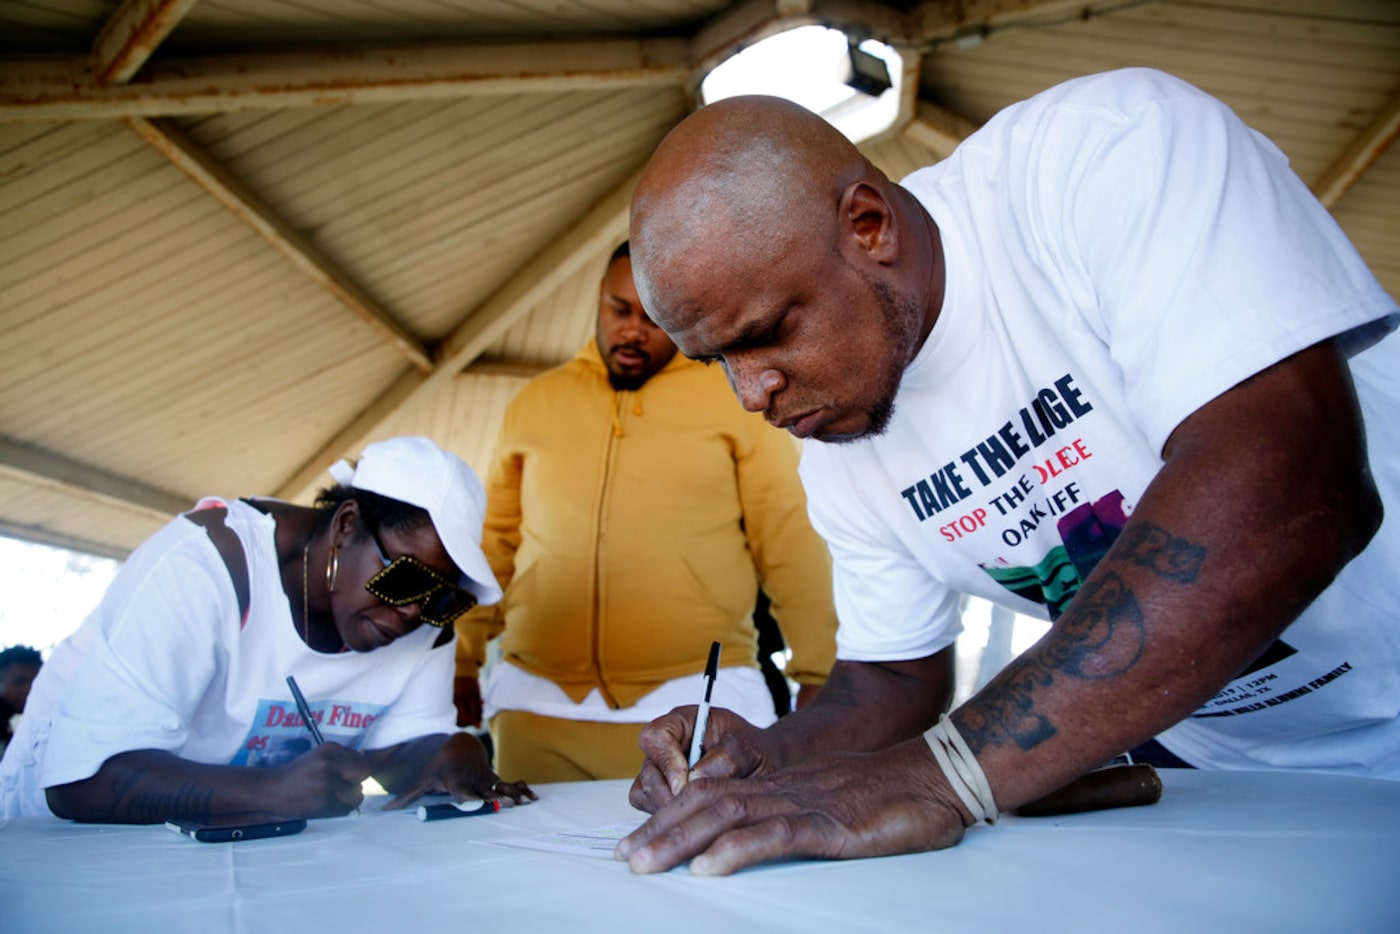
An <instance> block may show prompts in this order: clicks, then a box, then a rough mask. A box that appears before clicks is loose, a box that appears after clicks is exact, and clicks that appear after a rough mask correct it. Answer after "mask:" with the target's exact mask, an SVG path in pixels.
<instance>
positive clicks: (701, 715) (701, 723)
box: [690, 642, 719, 769]
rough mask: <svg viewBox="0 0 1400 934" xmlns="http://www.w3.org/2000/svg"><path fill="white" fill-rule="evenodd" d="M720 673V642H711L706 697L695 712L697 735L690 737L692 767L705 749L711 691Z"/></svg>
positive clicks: (706, 676)
mask: <svg viewBox="0 0 1400 934" xmlns="http://www.w3.org/2000/svg"><path fill="white" fill-rule="evenodd" d="M718 675H719V643H718V642H712V643H710V658H709V660H708V661H706V662H705V699H704V700H702V701H701V702H700V709H699V710H697V711H696V712H695V735H694V736H692V737H691V738H690V767H691V768H692V769H693V768H695V763H697V762H699V761H700V754H701V753H702V752H703V751H704V750H703V749H702V748H701V745H702V744H703V743H704V741H705V728H706V727H708V726H709V725H710V692H711V691H713V690H714V689H715V678H716V677H718Z"/></svg>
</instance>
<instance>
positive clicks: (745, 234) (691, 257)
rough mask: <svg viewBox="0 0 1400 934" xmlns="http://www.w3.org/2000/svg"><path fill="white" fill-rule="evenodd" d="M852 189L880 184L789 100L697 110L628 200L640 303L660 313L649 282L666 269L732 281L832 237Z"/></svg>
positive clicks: (744, 100) (738, 100)
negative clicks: (701, 271)
mask: <svg viewBox="0 0 1400 934" xmlns="http://www.w3.org/2000/svg"><path fill="white" fill-rule="evenodd" d="M862 180H868V181H871V182H877V183H883V184H888V182H887V180H886V179H885V177H884V175H883V174H881V173H880V171H879V170H878V169H876V168H875V167H874V166H872V165H871V164H870V163H869V161H867V160H866V159H865V157H864V156H862V155H861V153H860V152H859V150H857V149H856V148H855V146H853V145H852V144H851V142H850V141H849V140H847V139H846V137H844V136H842V135H841V133H840V132H838V131H837V130H836V129H835V128H834V127H832V126H831V125H830V124H829V123H827V122H826V121H825V120H823V119H822V118H821V117H818V116H817V115H816V114H814V113H812V112H811V111H809V110H807V109H805V108H803V107H801V106H799V105H797V104H794V103H793V102H791V101H788V100H784V99H783V98H779V97H763V96H747V97H735V98H729V99H726V100H722V101H718V102H716V103H714V104H710V105H708V106H706V107H703V108H701V109H700V110H698V111H696V112H695V113H694V114H692V115H691V116H690V117H689V118H687V119H686V120H684V121H683V122H682V123H681V124H680V125H678V126H677V127H676V128H675V129H674V130H672V131H671V133H670V134H669V135H668V136H667V137H666V138H665V139H664V140H663V141H662V142H661V145H660V146H658V147H657V149H656V152H655V153H654V154H653V155H652V158H651V161H650V162H649V163H648V165H647V168H646V171H645V172H644V173H643V176H642V180H641V182H640V184H639V185H638V187H637V192H636V194H635V195H634V197H633V200H632V222H631V231H632V255H633V265H634V270H635V274H636V275H637V278H638V287H639V289H640V290H641V291H642V295H643V299H644V300H645V299H646V298H647V297H648V295H650V296H651V297H652V298H653V299H655V300H657V301H658V302H661V304H664V301H663V296H661V295H658V294H656V288H655V286H656V282H655V281H654V280H655V279H656V277H657V276H658V275H664V272H665V271H666V270H667V269H671V270H672V271H674V272H683V271H684V268H685V267H688V266H695V265H703V266H704V267H705V268H706V269H707V270H708V271H709V274H710V275H738V274H740V269H741V267H742V265H744V264H740V263H736V262H735V261H736V260H739V259H745V258H747V259H752V258H754V257H757V256H764V255H775V254H779V253H782V252H784V251H785V250H787V249H789V248H791V247H792V246H794V245H795V244H797V243H799V242H808V243H810V242H811V241H812V239H813V238H814V237H817V236H827V237H830V236H832V235H834V233H835V231H834V227H835V222H836V218H837V211H838V209H839V205H840V201H841V196H842V192H843V191H844V190H845V189H846V188H847V187H848V186H849V185H850V184H851V183H853V182H857V181H862ZM677 264H679V266H677ZM647 307H648V308H649V309H650V308H651V307H652V306H651V304H650V303H648V305H647Z"/></svg>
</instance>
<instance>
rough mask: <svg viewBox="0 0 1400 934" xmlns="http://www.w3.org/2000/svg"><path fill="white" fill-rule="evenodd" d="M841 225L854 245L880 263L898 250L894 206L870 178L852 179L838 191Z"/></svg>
mask: <svg viewBox="0 0 1400 934" xmlns="http://www.w3.org/2000/svg"><path fill="white" fill-rule="evenodd" d="M841 221H842V226H843V228H844V229H845V231H846V232H847V233H849V235H850V236H851V238H852V240H853V241H854V243H855V245H856V246H857V247H858V248H859V249H860V250H862V251H863V252H864V253H865V254H866V255H867V256H869V257H870V258H871V259H873V260H874V261H875V262H877V263H879V264H880V265H882V266H888V265H891V264H892V263H893V262H894V260H895V257H896V256H897V255H898V253H899V237H898V230H897V227H896V225H895V222H894V208H893V206H892V205H891V204H890V202H889V201H888V200H886V199H885V196H884V195H883V194H881V193H880V191H879V190H877V189H876V188H875V187H874V186H872V185H871V184H870V183H869V182H865V181H859V182H852V183H851V184H850V185H848V186H847V187H846V190H845V192H843V193H842V195H841Z"/></svg>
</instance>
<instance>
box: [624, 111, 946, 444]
mask: <svg viewBox="0 0 1400 934" xmlns="http://www.w3.org/2000/svg"><path fill="white" fill-rule="evenodd" d="M631 235H632V273H633V278H634V280H635V282H636V285H637V293H638V295H639V296H640V298H641V301H642V305H643V306H644V307H645V308H646V310H647V314H648V315H649V316H650V317H651V319H652V320H653V321H655V322H656V323H657V324H658V325H660V326H661V327H662V329H664V330H665V331H666V333H667V334H668V335H670V337H671V339H672V340H673V341H674V342H675V344H676V346H677V347H678V348H679V349H680V351H681V352H682V353H684V354H685V355H686V356H689V357H693V358H696V359H702V360H706V361H711V362H718V363H720V364H721V365H722V366H723V367H724V369H725V372H726V374H727V375H728V377H729V381H730V384H731V385H732V386H733V387H734V392H735V394H736V395H737V396H738V397H739V401H740V403H741V404H742V405H743V406H744V407H745V408H746V409H749V410H751V411H755V412H762V413H763V414H764V415H765V417H766V418H767V419H768V421H769V422H771V423H772V424H774V425H777V426H778V427H780V428H786V429H788V430H790V431H792V432H793V433H794V434H796V435H798V436H799V437H804V438H805V437H815V438H817V439H819V440H830V441H844V440H851V439H854V438H859V437H864V436H866V435H869V434H875V433H878V432H879V431H881V430H883V427H884V425H885V424H886V422H887V421H888V419H889V417H890V415H891V413H892V411H893V406H894V397H895V394H896V392H897V390H898V387H899V382H900V377H901V374H902V373H903V371H904V367H905V366H906V365H907V364H908V363H909V361H910V360H912V359H913V357H914V355H915V353H916V352H917V350H918V348H919V346H920V345H921V344H922V341H923V339H924V338H925V337H926V336H927V335H928V332H929V328H931V327H932V323H933V319H934V318H935V317H936V316H937V312H938V304H939V302H940V301H941V275H942V270H941V265H940V264H938V263H935V261H934V259H935V255H936V248H937V244H936V236H937V235H936V228H935V227H934V225H933V223H932V220H931V219H930V218H929V217H928V215H927V213H926V212H925V211H924V210H923V208H922V206H921V205H920V204H919V203H918V201H916V200H915V199H914V198H913V196H912V195H910V194H909V193H908V192H907V191H905V190H904V189H902V188H900V187H899V186H898V185H896V184H894V183H893V182H891V181H890V180H889V179H887V178H886V177H885V176H884V174H883V173H881V172H880V171H879V170H878V169H877V168H875V167H874V166H873V165H871V164H870V162H869V161H868V160H867V159H866V158H865V157H864V156H863V155H861V153H860V151H859V150H857V149H856V148H855V146H854V145H852V144H851V143H850V141H848V140H847V139H846V138H845V137H844V136H842V135H841V134H840V133H839V132H837V130H836V129H835V128H833V127H832V126H831V125H830V124H828V123H827V122H826V121H825V120H823V119H821V118H820V117H818V116H817V115H815V114H813V113H811V112H810V111H808V110H805V109H803V108H802V107H800V106H798V105H797V104H794V103H792V102H790V101H786V100H783V99H781V98H775V97H736V98H730V99H728V100H723V101H720V102H718V103H714V104H710V105H709V106H707V107H703V108H701V109H700V110H698V111H696V112H695V113H694V114H692V115H691V116H690V117H688V118H687V119H686V120H684V121H682V122H681V124H680V125H678V126H677V127H676V128H675V129H674V130H672V131H671V133H670V134H669V135H668V136H667V137H666V138H665V139H664V140H662V142H661V145H660V146H659V147H657V150H656V152H655V153H654V154H653V155H652V158H651V161H650V162H649V163H648V164H647V168H646V170H645V171H644V172H643V174H642V179H641V181H640V182H639V183H638V186H637V192H636V194H635V195H633V198H632V222H631Z"/></svg>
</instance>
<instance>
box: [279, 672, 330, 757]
mask: <svg viewBox="0 0 1400 934" xmlns="http://www.w3.org/2000/svg"><path fill="white" fill-rule="evenodd" d="M287 687H289V688H291V689H292V699H293V700H295V701H296V702H297V713H299V714H301V718H302V719H303V720H305V721H306V728H307V729H308V730H310V731H311V741H312V742H313V743H315V744H316V745H317V746H319V745H321V744H322V743H324V742H325V740H324V739H322V738H321V728H320V727H318V726H317V725H316V721H315V720H313V719H311V708H310V707H308V706H307V705H306V697H305V695H303V694H302V693H301V688H299V687H297V679H296V678H293V677H292V676H291V675H287Z"/></svg>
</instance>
